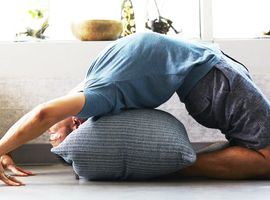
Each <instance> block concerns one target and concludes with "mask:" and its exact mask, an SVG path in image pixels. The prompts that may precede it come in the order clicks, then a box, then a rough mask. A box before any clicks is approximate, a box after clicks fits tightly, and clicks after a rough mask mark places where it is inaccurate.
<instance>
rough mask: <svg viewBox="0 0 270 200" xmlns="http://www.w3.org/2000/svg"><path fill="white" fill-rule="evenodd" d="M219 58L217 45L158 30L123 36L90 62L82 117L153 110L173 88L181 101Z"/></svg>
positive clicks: (172, 92)
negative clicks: (169, 34)
mask: <svg viewBox="0 0 270 200" xmlns="http://www.w3.org/2000/svg"><path fill="white" fill-rule="evenodd" d="M220 57H221V52H220V51H219V50H218V49H217V48H215V47H211V46H207V45H204V44H201V43H199V42H191V41H185V40H181V39H176V38H172V37H169V36H164V35H160V34H156V33H138V34H133V35H131V36H127V37H125V38H122V39H119V40H117V41H115V42H113V43H112V44H111V45H110V46H109V47H107V48H106V49H105V50H103V51H102V52H101V53H100V54H99V55H98V57H97V58H96V59H95V60H94V62H93V63H92V64H91V65H90V67H89V70H88V72H87V75H86V80H85V86H84V91H83V92H84V95H85V97H86V101H85V105H84V107H83V109H82V111H81V112H80V113H79V114H78V117H84V118H88V117H91V116H100V115H104V114H109V113H113V114H114V113H118V112H120V111H121V110H125V109H132V108H155V107H158V106H159V105H161V104H162V103H164V102H165V101H167V100H168V99H169V98H170V97H171V96H172V95H173V94H174V93H175V92H177V94H178V95H179V97H180V99H182V100H183V99H184V98H185V97H186V95H187V94H188V93H189V91H190V90H191V89H192V87H193V86H194V85H195V84H196V83H197V82H198V81H199V80H200V79H201V78H202V77H203V76H205V75H206V74H207V73H208V72H209V71H210V70H211V69H212V67H213V66H214V65H215V64H217V63H218V62H219V60H220Z"/></svg>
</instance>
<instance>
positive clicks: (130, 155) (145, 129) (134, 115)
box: [52, 109, 196, 180]
mask: <svg viewBox="0 0 270 200" xmlns="http://www.w3.org/2000/svg"><path fill="white" fill-rule="evenodd" d="M52 152H53V153H55V154H58V155H60V156H61V157H62V158H64V160H66V161H67V162H70V163H72V165H73V169H74V171H75V173H76V174H78V175H79V176H80V177H83V178H85V179H88V180H142V179H149V178H154V177H158V176H161V175H165V174H169V173H173V172H176V171H178V170H180V169H182V168H183V167H186V166H189V165H191V164H193V163H194V162H195V159H196V154H195V152H194V150H193V148H192V146H191V144H190V142H189V139H188V137H187V134H186V130H185V127H184V126H183V124H182V123H181V122H179V121H178V120H177V119H176V118H175V117H173V116H172V115H170V114H168V113H166V112H163V111H159V110H152V109H151V110H150V109H149V110H147V109H142V110H129V111H124V112H122V113H120V114H118V115H111V116H103V117H101V118H99V119H98V120H93V118H92V119H88V120H87V121H86V122H85V123H84V124H82V125H81V126H80V127H79V129H77V130H75V131H73V132H72V133H71V134H70V135H69V136H68V137H67V138H66V139H65V140H64V141H63V142H62V143H61V144H60V145H59V146H58V147H55V148H53V149H52Z"/></svg>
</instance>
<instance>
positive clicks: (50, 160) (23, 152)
mask: <svg viewBox="0 0 270 200" xmlns="http://www.w3.org/2000/svg"><path fill="white" fill-rule="evenodd" d="M51 148H52V146H51V145H50V144H25V145H23V146H21V147H19V148H17V149H16V150H14V151H12V152H11V153H10V154H11V156H12V158H13V159H14V161H15V162H16V164H20V165H50V164H57V163H60V162H62V161H61V159H60V158H59V157H58V156H56V155H55V154H53V153H52V152H51Z"/></svg>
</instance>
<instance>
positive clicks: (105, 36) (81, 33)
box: [71, 19, 123, 41]
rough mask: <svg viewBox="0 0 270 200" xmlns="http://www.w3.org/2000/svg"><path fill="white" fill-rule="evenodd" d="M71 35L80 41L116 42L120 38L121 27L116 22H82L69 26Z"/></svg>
mask: <svg viewBox="0 0 270 200" xmlns="http://www.w3.org/2000/svg"><path fill="white" fill-rule="evenodd" d="M71 30H72V33H73V35H74V36H75V37H76V38H78V39H79V40H82V41H93V40H94V41H97V40H116V39H118V38H119V37H120V35H121V33H122V30H123V27H122V23H121V21H116V20H100V19H95V20H84V21H79V22H73V23H72V24H71Z"/></svg>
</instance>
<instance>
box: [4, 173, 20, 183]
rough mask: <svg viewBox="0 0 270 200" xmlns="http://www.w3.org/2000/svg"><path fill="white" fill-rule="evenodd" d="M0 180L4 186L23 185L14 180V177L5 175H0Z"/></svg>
mask: <svg viewBox="0 0 270 200" xmlns="http://www.w3.org/2000/svg"><path fill="white" fill-rule="evenodd" d="M0 180H2V181H3V182H4V183H5V184H6V185H9V186H21V185H24V183H22V182H21V181H19V180H18V179H16V178H15V177H12V176H9V175H6V174H5V173H1V174H0Z"/></svg>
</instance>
